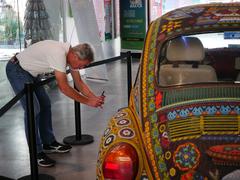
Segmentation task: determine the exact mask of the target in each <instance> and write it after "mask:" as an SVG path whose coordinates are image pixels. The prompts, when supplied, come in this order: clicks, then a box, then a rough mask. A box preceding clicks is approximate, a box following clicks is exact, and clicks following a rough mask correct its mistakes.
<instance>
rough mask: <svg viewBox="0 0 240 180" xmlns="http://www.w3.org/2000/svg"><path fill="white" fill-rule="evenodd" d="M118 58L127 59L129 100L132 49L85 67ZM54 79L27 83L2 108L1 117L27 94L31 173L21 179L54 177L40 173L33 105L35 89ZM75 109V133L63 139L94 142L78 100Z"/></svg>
mask: <svg viewBox="0 0 240 180" xmlns="http://www.w3.org/2000/svg"><path fill="white" fill-rule="evenodd" d="M118 60H127V83H128V84H127V86H128V100H129V98H130V91H131V87H132V68H131V64H132V63H131V61H132V55H131V52H130V51H128V52H126V53H122V54H121V55H120V56H117V57H113V58H109V59H104V60H102V61H97V62H94V63H91V64H90V65H89V66H87V67H85V69H86V68H90V67H94V66H99V65H102V64H108V63H111V62H114V61H118ZM67 73H69V71H68V72H67ZM54 80H55V77H54V76H52V77H50V78H48V79H45V80H43V81H40V82H38V83H26V84H25V88H24V89H23V90H22V91H21V92H19V93H18V94H17V95H16V96H15V97H13V98H12V99H11V100H10V101H9V102H8V103H6V104H5V105H4V106H3V107H2V108H1V109H0V117H2V116H3V115H4V114H5V113H6V112H7V111H8V110H9V109H10V108H11V107H12V106H13V105H15V104H16V103H17V102H18V101H19V100H20V99H21V98H22V97H23V96H24V95H26V101H27V120H28V123H29V128H28V132H29V154H30V168H31V174H30V175H28V176H25V177H21V178H19V179H21V180H23V179H29V178H31V179H32V180H39V179H54V178H53V177H51V176H50V175H47V174H39V173H38V165H37V150H36V135H35V117H34V106H33V93H34V90H35V89H36V88H38V87H39V86H43V85H45V84H48V83H49V82H51V81H54ZM74 111H75V127H76V128H75V130H76V132H75V135H73V136H69V137H66V138H64V140H63V141H64V142H65V143H68V144H72V145H83V144H88V143H91V142H93V137H92V136H90V135H83V134H82V133H81V109H80V103H79V102H76V101H75V102H74ZM1 177H2V176H1ZM6 179H9V178H7V177H6Z"/></svg>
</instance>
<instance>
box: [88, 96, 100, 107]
mask: <svg viewBox="0 0 240 180" xmlns="http://www.w3.org/2000/svg"><path fill="white" fill-rule="evenodd" d="M86 104H87V105H88V106H91V107H101V108H102V105H103V104H104V98H103V97H102V96H99V97H93V98H88V101H87V103H86Z"/></svg>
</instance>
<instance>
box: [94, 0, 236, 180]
mask: <svg viewBox="0 0 240 180" xmlns="http://www.w3.org/2000/svg"><path fill="white" fill-rule="evenodd" d="M239 39H240V3H214V4H203V5H195V6H189V7H183V8H179V9H176V10H173V11H171V12H168V13H166V14H165V15H163V16H161V17H159V18H158V19H156V20H155V21H153V22H152V23H151V24H150V26H149V29H148V32H147V35H146V38H145V44H144V48H143V52H142V56H141V61H140V66H139V71H138V73H137V77H136V81H135V83H134V86H133V87H132V91H131V97H130V103H129V106H128V107H127V108H122V109H120V110H119V111H118V112H117V113H116V114H115V115H114V116H113V117H112V118H110V121H109V124H108V126H107V128H106V130H105V131H104V134H103V136H102V138H101V144H100V149H99V154H98V160H97V179H164V180H165V179H182V180H183V179H186V180H187V179H204V180H205V179H231V178H232V179H234V178H235V179H238V178H239V177H240V173H239V172H240V170H239V169H240V136H239V135H240V84H239V82H240V40H239ZM237 177H238V178H237Z"/></svg>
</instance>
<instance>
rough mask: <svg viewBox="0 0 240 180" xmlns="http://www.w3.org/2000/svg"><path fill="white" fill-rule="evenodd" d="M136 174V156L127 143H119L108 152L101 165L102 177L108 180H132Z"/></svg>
mask: <svg viewBox="0 0 240 180" xmlns="http://www.w3.org/2000/svg"><path fill="white" fill-rule="evenodd" d="M137 172H138V155H137V152H136V150H135V149H134V148H133V147H132V146H131V145H130V144H127V143H121V144H118V145H116V146H114V147H113V148H112V149H110V150H109V152H108V154H107V155H106V157H105V160H104V163H103V176H104V179H108V180H114V179H117V180H132V179H135V177H136V175H137Z"/></svg>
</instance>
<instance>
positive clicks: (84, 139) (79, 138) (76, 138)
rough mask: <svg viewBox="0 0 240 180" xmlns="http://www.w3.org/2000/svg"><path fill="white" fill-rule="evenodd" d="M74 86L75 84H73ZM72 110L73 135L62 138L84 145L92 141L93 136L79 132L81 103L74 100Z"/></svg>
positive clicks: (73, 143)
mask: <svg viewBox="0 0 240 180" xmlns="http://www.w3.org/2000/svg"><path fill="white" fill-rule="evenodd" d="M74 88H75V89H77V88H76V86H75V85H74ZM74 112H75V130H76V133H75V135H73V136H68V137H65V138H64V139H63V142H64V143H66V144H71V145H85V144H90V143H92V142H93V141H94V140H93V136H91V135H88V134H82V132H81V104H80V103H79V102H76V101H74Z"/></svg>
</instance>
